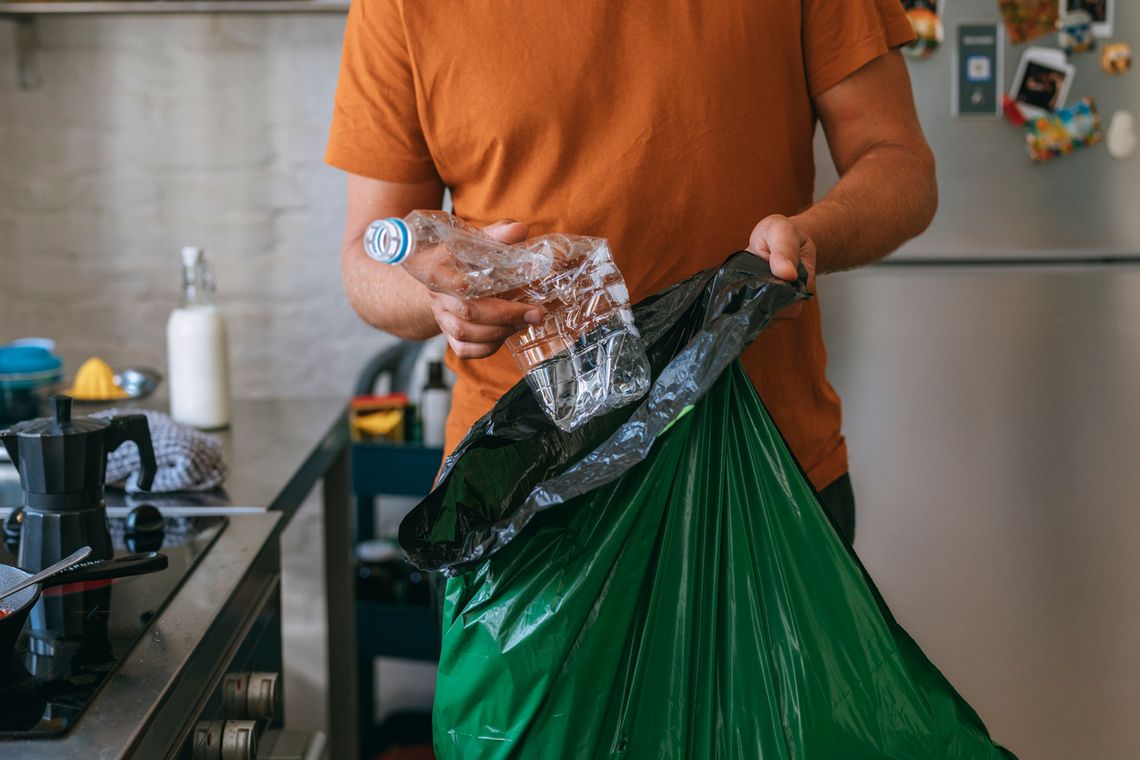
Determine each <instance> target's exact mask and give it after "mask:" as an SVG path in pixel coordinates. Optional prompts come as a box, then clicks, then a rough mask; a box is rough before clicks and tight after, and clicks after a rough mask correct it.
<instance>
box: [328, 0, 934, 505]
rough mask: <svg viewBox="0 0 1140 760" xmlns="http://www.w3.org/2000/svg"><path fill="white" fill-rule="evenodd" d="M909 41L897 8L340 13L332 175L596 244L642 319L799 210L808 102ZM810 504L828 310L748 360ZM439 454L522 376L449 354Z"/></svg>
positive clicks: (873, 0)
mask: <svg viewBox="0 0 1140 760" xmlns="http://www.w3.org/2000/svg"><path fill="white" fill-rule="evenodd" d="M911 38H912V33H911V28H910V24H909V23H908V21H907V19H906V16H905V15H904V13H903V11H902V8H901V5H900V3H899V2H898V0H724V1H722V2H716V3H692V2H691V1H690V0H653V2H610V1H609V0H582V1H580V2H572V3H555V2H508V1H507V0H457V2H452V3H426V2H413V1H412V0H353V2H352V7H351V10H350V11H349V16H348V26H347V29H346V32H345V42H344V57H343V60H342V64H341V72H340V84H339V87H338V89H337V93H336V107H335V112H334V116H333V121H332V129H331V136H330V139H329V146H328V153H327V156H326V159H327V161H328V162H329V163H330V164H332V165H333V166H336V167H338V168H341V169H344V170H346V171H349V172H352V173H354V174H360V175H363V176H367V177H373V178H376V179H382V180H387V181H391V182H422V181H425V180H428V179H431V178H434V177H439V178H440V179H441V180H442V181H443V183H444V184H445V185H446V186H447V187H449V188H450V189H451V194H452V201H453V203H454V210H455V214H456V215H457V216H460V217H462V218H464V219H467V220H469V221H471V222H472V223H474V224H478V225H483V224H489V223H491V222H494V221H496V220H498V219H506V218H511V219H518V220H520V221H525V222H527V223H529V224H530V231H531V234H532V235H540V234H544V233H547V232H552V231H559V232H571V233H578V234H583V235H596V236H599V237H605V238H608V239H609V241H610V245H611V248H612V250H613V253H614V258H615V260H616V262H617V265H618V267H619V268H620V269H621V271H622V273H623V274H624V275H625V280H626V283H627V284H628V286H629V291H630V294H631V296H632V298H633V300H634V301H635V302H636V301H637V300H640V299H642V298H644V297H645V296H648V295H650V294H652V293H654V292H656V291H659V290H661V289H663V288H665V287H668V286H670V285H673V284H675V283H677V282H679V281H681V280H682V279H684V278H686V277H688V276H689V275H691V274H693V273H695V272H697V271H699V270H701V269H705V268H708V267H712V266H717V265H719V264H721V263H722V262H723V261H724V259H725V257H726V256H728V254H730V253H732V252H733V251H736V250H739V249H741V248H743V247H745V246H746V245H747V244H748V237H749V233H750V232H751V231H752V228H753V226H755V224H756V223H757V222H758V221H760V219H762V218H763V217H765V216H767V215H768V214H773V213H782V214H788V215H792V214H795V213H798V212H800V211H802V210H804V209H805V208H807V207H808V206H809V205H810V204H811V202H812V192H813V187H814V179H815V167H814V163H813V155H812V135H813V133H814V131H815V127H816V117H815V113H814V110H813V108H812V96H813V95H816V94H818V93H820V92H823V91H824V90H827V89H828V88H830V87H832V86H833V85H835V84H837V83H839V82H840V81H841V80H843V79H844V78H845V77H847V76H848V75H850V74H852V73H853V72H854V71H856V70H857V69H858V68H860V67H861V66H863V65H864V64H866V63H868V62H869V61H871V60H873V59H874V58H876V57H878V56H880V55H883V54H884V53H886V52H887V51H888V50H890V49H891V48H894V47H896V46H898V45H901V44H903V43H905V42H907V41H908V40H910V39H911ZM742 359H743V362H744V365H745V367H746V368H747V370H748V372H749V375H750V376H751V377H752V379H753V382H755V384H756V387H757V389H758V390H759V392H760V395H761V397H762V398H763V399H764V401H765V403H766V404H767V406H768V409H769V411H770V412H771V414H772V417H773V418H774V419H775V421H776V424H777V425H778V426H779V428H780V430H781V431H782V432H783V434H784V436H785V437H786V438H787V440H788V443H789V445H790V446H791V448H792V450H793V452H794V453H795V454H796V456H797V457H798V458H799V460H800V462H801V464H802V465H803V467H804V469H805V470H806V471H807V473H808V475H809V476H810V478H811V480H812V481H813V482H814V483H815V485H816V486H817V487H821V488H822V487H823V486H826V485H827V484H829V483H830V482H832V481H833V480H835V479H836V478H838V477H839V476H840V475H842V474H843V473H844V472H845V471H846V469H847V454H846V448H845V445H844V441H843V437H842V435H841V433H840V404H839V398H838V396H837V395H836V393H835V391H834V390H833V389H832V387H831V386H830V385H829V384H828V382H827V379H826V377H825V374H824V370H825V365H826V363H827V357H826V353H825V351H824V347H823V340H822V336H821V333H820V312H819V305H818V303H817V302H816V301H814V300H813V301H812V302H809V303H808V304H807V305H806V307H805V308H804V310H803V312H802V316H800V317H798V318H796V319H794V320H785V321H781V322H779V323H778V324H775V325H774V326H772V327H770V328H769V329H768V330H767V331H765V332H764V333H763V334H762V335H761V336H760V338H759V339H758V340H757V341H756V342H755V343H754V344H753V345H752V346H750V347H749V348H748V349H747V350H746V351H745V353H744V354H743V356H742ZM448 364H449V366H450V367H451V368H452V370H454V371H455V373H456V375H457V376H458V378H457V380H456V383H455V388H454V398H453V401H452V407H451V417H450V419H449V420H448V429H447V447H448V449H449V450H450V449H451V448H452V447H454V446H455V445H456V444H457V443H458V441H459V439H460V438H461V437H462V435H463V434H464V433H465V432H466V430H467V429H468V427H470V425H471V424H472V423H473V422H474V421H475V420H476V419H478V418H479V417H480V416H481V415H482V414H484V413H485V412H486V411H487V410H488V409H490V408H491V406H492V404H494V402H495V401H496V400H497V399H498V398H499V396H500V395H501V394H502V393H503V392H504V391H505V390H507V389H508V388H509V387H511V386H512V385H514V384H515V383H516V382H517V381H518V380H519V378H520V376H521V375H520V372H519V370H518V369H516V367H515V365H514V362H513V360H512V358H511V356H510V354H509V353H508V352H507V351H506V350H505V349H504V350H501V351H499V352H498V353H497V354H496V355H495V356H492V357H490V358H488V359H483V360H478V361H461V360H458V359H457V358H456V357H455V356H454V355H449V357H448Z"/></svg>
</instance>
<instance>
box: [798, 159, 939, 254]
mask: <svg viewBox="0 0 1140 760" xmlns="http://www.w3.org/2000/svg"><path fill="white" fill-rule="evenodd" d="M937 207H938V187H937V183H936V181H935V176H934V156H933V154H932V153H931V152H930V149H929V148H928V147H927V146H926V145H925V144H922V145H899V144H881V145H877V146H875V147H873V148H871V149H870V150H868V151H866V152H865V153H863V155H861V156H860V157H859V158H858V159H857V160H856V161H854V162H853V163H852V164H851V166H850V168H848V170H847V171H846V172H845V173H844V174H843V177H842V178H841V179H840V180H839V183H838V184H836V186H835V187H834V188H832V190H831V192H829V193H828V194H827V196H826V197H824V198H823V199H822V200H821V201H820V202H819V203H817V204H815V205H814V206H812V207H811V208H810V209H808V210H807V211H805V212H803V213H802V214H799V215H797V216H795V217H792V220H793V221H794V222H795V223H796V225H797V226H799V227H800V228H801V229H802V230H803V231H804V232H805V233H806V234H807V235H808V236H809V237H811V239H812V240H813V241H814V242H815V245H816V262H817V272H818V273H819V274H823V273H825V272H836V271H840V270H844V269H853V268H855V267H859V266H863V265H865V264H870V263H871V262H873V261H876V260H878V259H881V258H882V257H884V256H886V255H887V254H888V253H890V252H891V251H894V250H895V249H896V248H898V247H899V246H900V245H902V244H903V243H904V242H906V241H907V240H910V239H911V238H913V237H915V236H917V235H918V234H920V233H921V232H922V231H923V230H925V229H926V228H927V226H929V224H930V221H931V219H933V217H934V211H935V210H936V208H937Z"/></svg>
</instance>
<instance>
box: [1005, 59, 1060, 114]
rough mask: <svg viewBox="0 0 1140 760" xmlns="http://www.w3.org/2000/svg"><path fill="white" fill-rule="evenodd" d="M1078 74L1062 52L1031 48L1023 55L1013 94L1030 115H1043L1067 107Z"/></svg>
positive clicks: (1011, 92) (1011, 95)
mask: <svg viewBox="0 0 1140 760" xmlns="http://www.w3.org/2000/svg"><path fill="white" fill-rule="evenodd" d="M1075 74H1076V68H1074V67H1073V66H1072V65H1071V64H1070V63H1069V62H1068V61H1067V60H1065V54H1064V53H1063V52H1062V51H1060V50H1055V49H1053V48H1041V47H1031V48H1028V49H1026V51H1025V53H1023V54H1022V56H1021V63H1020V64H1018V66H1017V73H1016V74H1014V76H1013V86H1012V87H1011V88H1010V91H1009V95H1010V97H1011V98H1013V99H1014V100H1016V101H1017V102H1018V104H1019V105H1020V106H1021V110H1022V111H1023V112H1024V113H1025V115H1026V116H1030V117H1032V116H1041V115H1044V114H1047V113H1049V112H1050V111H1056V110H1058V109H1059V108H1061V106H1063V105H1065V98H1066V97H1067V96H1068V94H1069V88H1070V87H1071V86H1072V84H1073V76H1074V75H1075Z"/></svg>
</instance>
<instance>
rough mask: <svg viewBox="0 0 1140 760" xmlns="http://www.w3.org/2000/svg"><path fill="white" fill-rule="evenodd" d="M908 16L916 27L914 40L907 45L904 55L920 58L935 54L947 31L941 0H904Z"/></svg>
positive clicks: (912, 26) (913, 26) (912, 25)
mask: <svg viewBox="0 0 1140 760" xmlns="http://www.w3.org/2000/svg"><path fill="white" fill-rule="evenodd" d="M902 4H903V8H905V9H906V17H907V19H908V20H909V21H910V26H911V28H912V29H914V36H915V39H914V42H912V43H910V44H909V45H907V46H905V47H904V48H903V49H902V51H903V55H905V56H907V57H908V58H914V59H916V60H920V59H923V58H929V57H930V56H932V55H934V51H935V50H937V49H938V48H939V47H941V46H942V40H943V39H945V37H946V31H945V29H944V28H943V26H942V18H941V13H940V11H941V8H940V7H939V6H940V5H941V2H940V0H902Z"/></svg>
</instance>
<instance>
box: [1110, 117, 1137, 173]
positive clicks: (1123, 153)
mask: <svg viewBox="0 0 1140 760" xmlns="http://www.w3.org/2000/svg"><path fill="white" fill-rule="evenodd" d="M1104 144H1105V147H1107V148H1108V153H1109V155H1110V156H1112V157H1113V158H1116V159H1120V160H1122V161H1123V160H1124V159H1126V158H1129V157H1131V156H1132V154H1133V153H1135V152H1136V117H1134V116H1133V115H1132V113H1131V112H1130V111H1117V112H1116V113H1114V114H1113V115H1112V118H1111V119H1109V121H1108V130H1107V131H1106V132H1105V135H1104Z"/></svg>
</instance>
